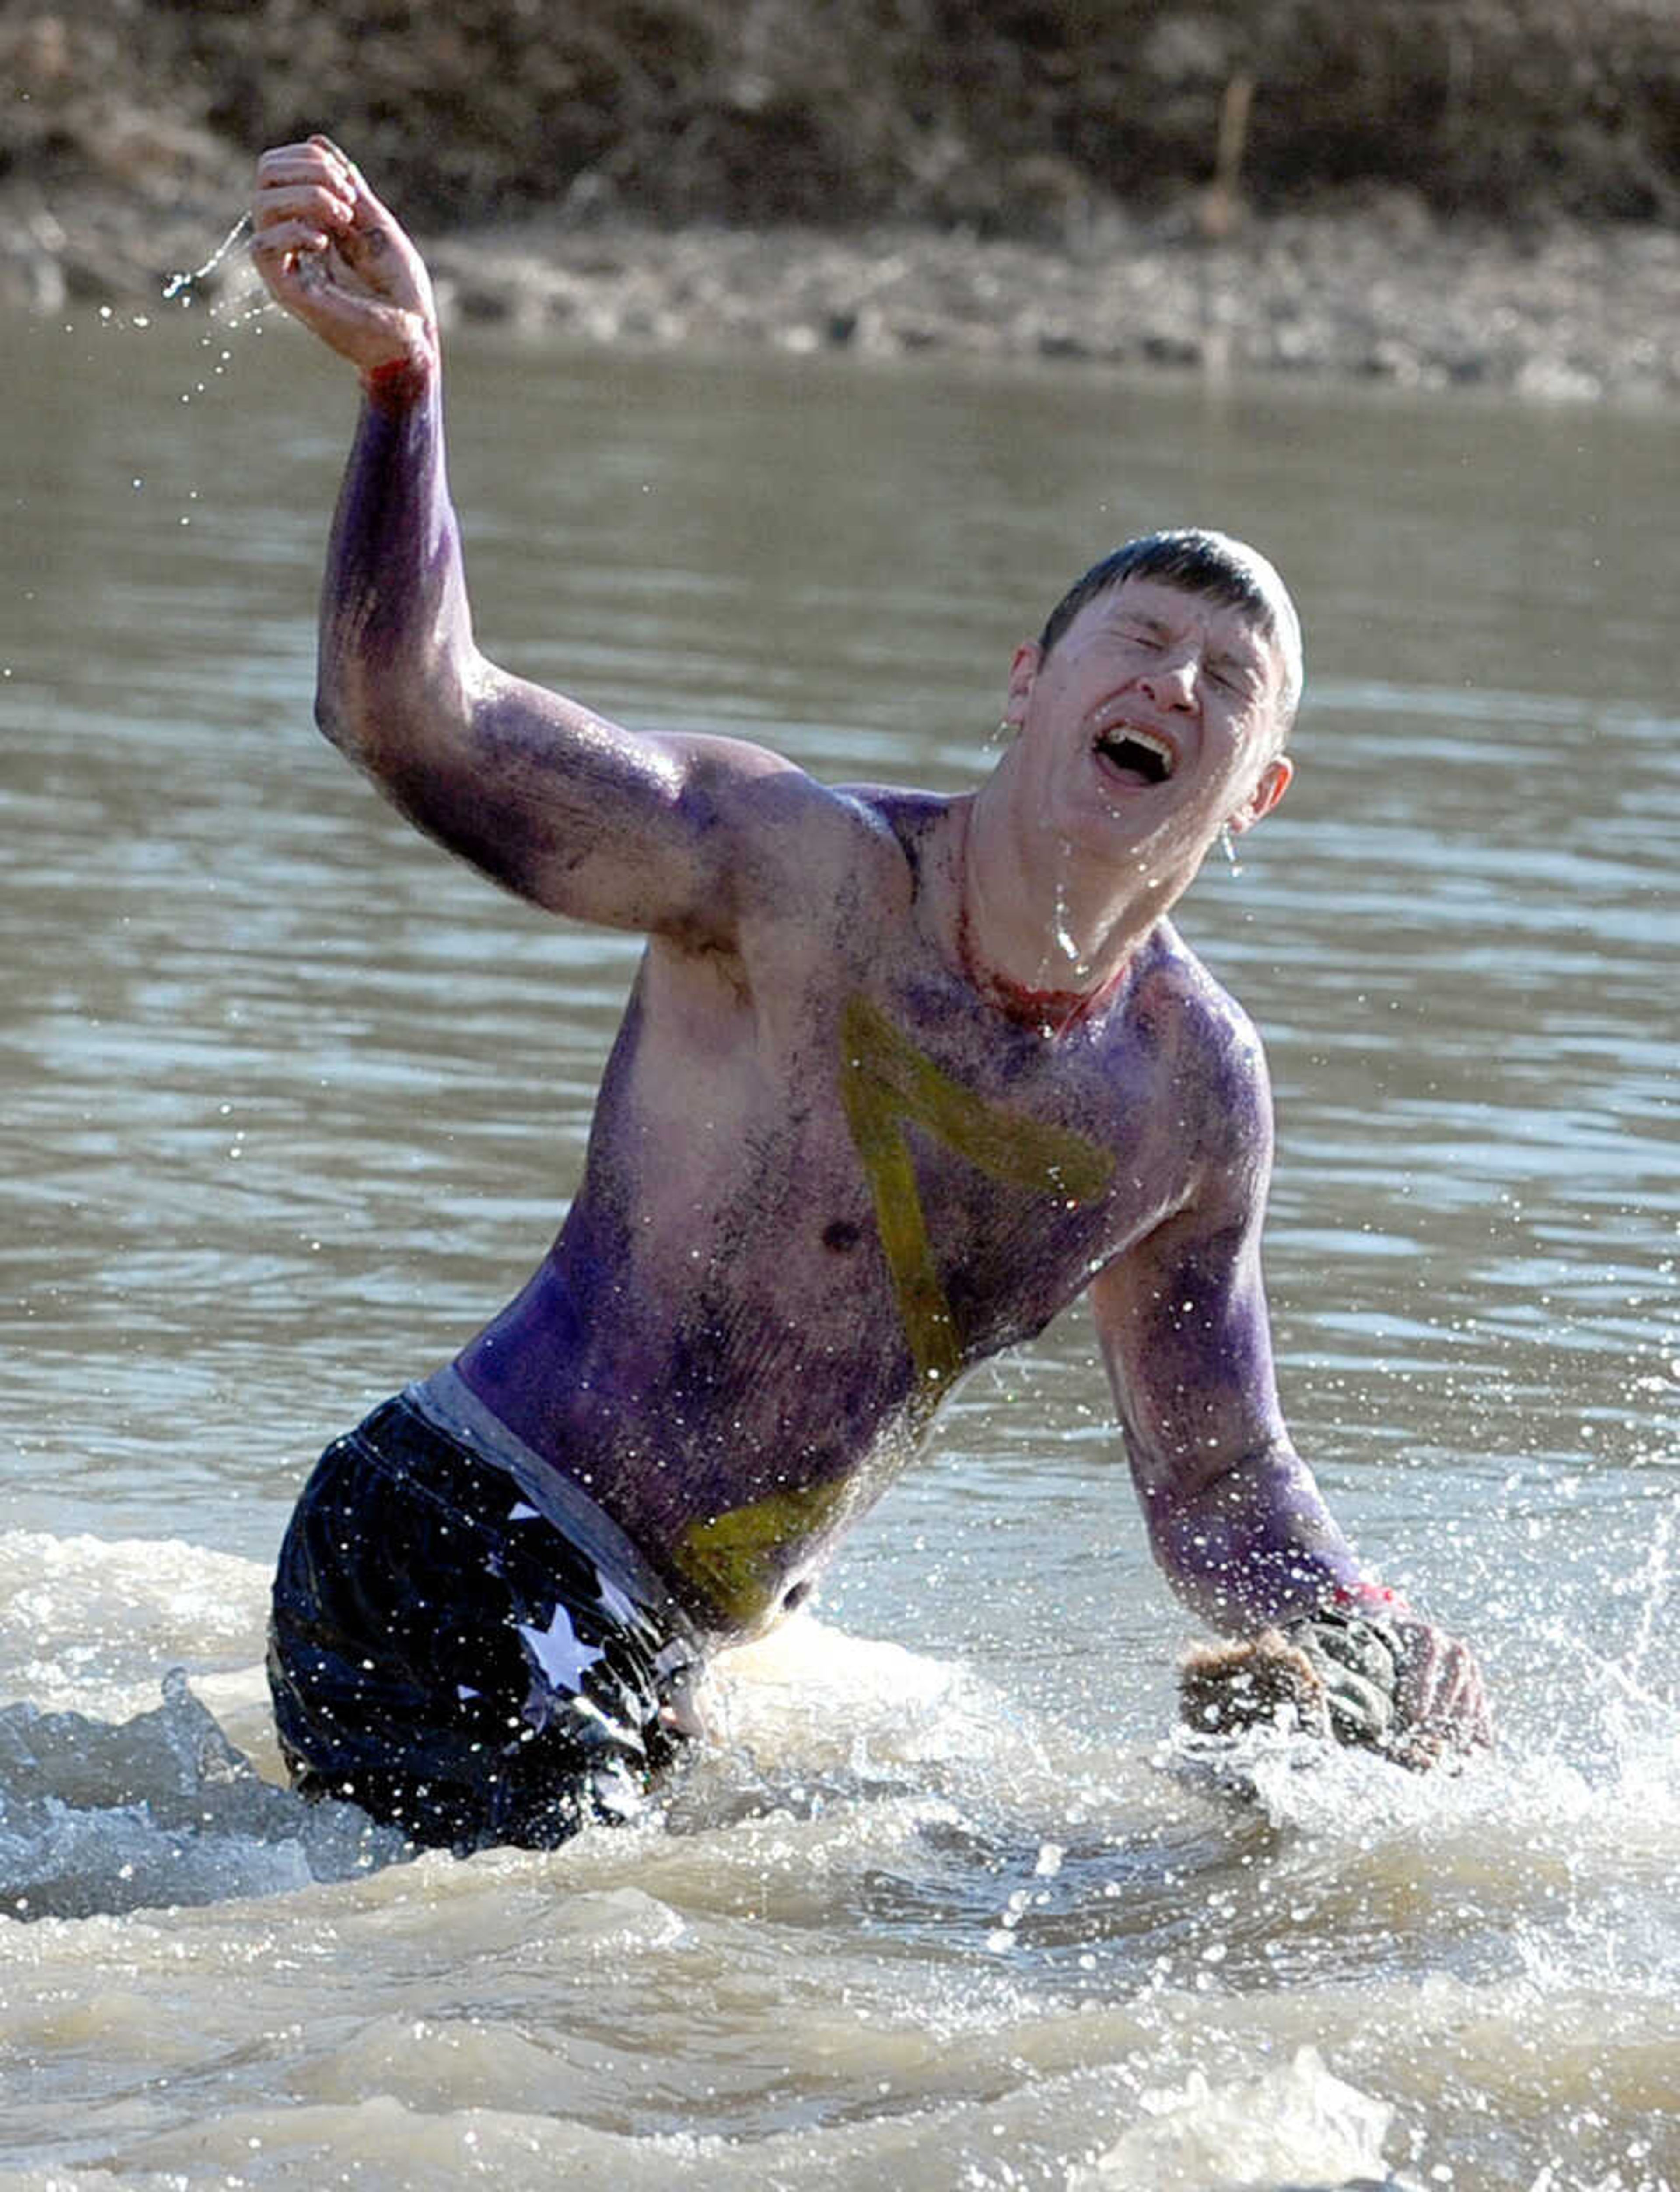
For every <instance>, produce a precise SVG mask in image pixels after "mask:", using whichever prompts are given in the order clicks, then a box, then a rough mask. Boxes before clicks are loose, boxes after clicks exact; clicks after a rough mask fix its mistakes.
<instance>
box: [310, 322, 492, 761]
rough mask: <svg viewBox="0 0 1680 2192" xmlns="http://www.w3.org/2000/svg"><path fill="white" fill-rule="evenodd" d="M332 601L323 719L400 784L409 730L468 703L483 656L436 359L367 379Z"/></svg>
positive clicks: (338, 525) (324, 619)
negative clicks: (447, 459) (451, 487)
mask: <svg viewBox="0 0 1680 2192" xmlns="http://www.w3.org/2000/svg"><path fill="white" fill-rule="evenodd" d="M363 386H364V396H363V402H362V415H361V418H360V420H359V421H358V423H357V426H356V438H355V441H354V442H353V443H352V445H351V448H350V459H349V462H348V464H347V465H346V467H345V477H344V483H343V486H342V488H341V489H340V491H339V505H338V511H337V514H336V516H335V517H334V520H333V533H332V539H331V542H330V545H329V546H328V549H327V568H326V574H325V577H324V579H323V581H322V598H321V628H320V655H319V662H318V669H317V682H316V716H317V719H318V721H319V722H320V724H321V728H322V730H323V731H324V732H325V733H326V734H327V737H328V738H329V739H332V741H333V744H334V745H338V746H340V747H342V748H343V749H344V750H345V752H347V753H348V754H350V756H352V757H353V758H354V759H356V760H357V761H359V762H362V765H363V766H364V767H366V768H369V769H371V770H372V771H373V773H375V774H377V775H379V776H380V777H381V778H383V779H388V780H389V779H393V778H395V779H399V780H400V777H401V759H402V756H401V746H402V743H403V740H404V734H405V732H406V731H409V730H412V729H413V728H414V726H415V724H416V722H417V721H418V720H419V718H420V717H421V716H423V715H424V713H427V712H430V711H436V710H439V709H442V710H445V711H455V710H458V709H462V708H464V705H465V694H466V692H467V689H468V684H469V678H470V665H471V664H472V663H473V661H474V659H475V652H474V648H473V643H472V627H471V619H470V613H469V610H468V606H467V597H466V587H465V582H464V574H463V571H462V566H461V549H460V538H459V534H458V528H457V525H456V522H455V513H454V511H453V507H452V506H451V504H450V500H449V492H448V484H447V475H446V470H445V464H444V448H443V425H442V393H441V379H440V375H439V373H438V369H437V367H436V362H430V363H424V364H414V363H412V362H407V361H405V362H402V363H401V364H400V365H396V366H393V367H389V368H382V369H381V370H380V371H379V372H377V373H374V374H371V375H368V376H367V378H366V379H365V380H364V384H363Z"/></svg>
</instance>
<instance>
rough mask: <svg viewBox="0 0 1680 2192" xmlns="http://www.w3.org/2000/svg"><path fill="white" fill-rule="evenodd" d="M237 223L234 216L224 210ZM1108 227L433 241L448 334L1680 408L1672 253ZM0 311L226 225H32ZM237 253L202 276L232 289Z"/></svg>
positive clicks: (23, 236) (107, 278) (555, 231)
mask: <svg viewBox="0 0 1680 2192" xmlns="http://www.w3.org/2000/svg"><path fill="white" fill-rule="evenodd" d="M228 210H229V213H230V215H231V214H232V213H233V212H235V211H236V204H234V205H231V206H230V207H229V208H228ZM0 235H3V243H0V310H4V309H9V310H11V311H28V312H31V313H35V314H43V315H54V314H56V315H64V314H67V313H73V311H75V310H76V309H77V307H78V306H83V305H87V304H88V303H108V304H112V305H121V306H126V307H134V306H138V305H143V304H144V302H145V300H151V301H153V302H157V301H158V300H160V299H161V297H162V289H163V287H164V284H165V283H166V281H167V279H168V274H169V272H170V271H171V270H172V269H175V268H180V267H184V266H191V265H195V264H196V263H199V262H200V261H202V260H203V259H204V258H205V257H206V256H208V253H209V251H210V250H211V249H212V248H214V245H215V243H217V242H218V241H219V225H218V221H217V220H208V221H207V220H203V219H202V217H199V216H196V215H195V216H192V217H186V216H181V217H179V218H176V219H174V220H162V221H160V220H158V218H157V214H156V212H155V211H153V212H152V213H151V215H150V217H149V218H147V219H146V220H145V221H144V222H142V221H141V220H140V218H139V215H138V212H137V210H136V209H132V208H122V209H117V208H111V209H108V210H106V211H105V213H104V214H103V217H102V216H101V213H100V209H98V208H94V209H91V210H90V211H89V212H88V214H87V215H86V217H83V218H75V219H71V220H68V221H66V220H64V219H63V218H61V216H60V213H59V211H58V209H57V208H54V211H53V212H52V213H50V214H48V213H47V212H46V211H45V210H44V208H37V209H36V210H35V211H34V212H33V213H32V214H31V212H30V211H29V210H28V209H27V208H17V209H15V210H14V217H13V218H12V219H11V220H8V221H7V222H6V223H5V224H4V226H3V230H0ZM423 240H424V243H425V248H426V250H427V255H428V258H429V260H430V264H431V266H432V268H433V271H434V274H435V276H436V280H437V285H438V291H439V299H440V305H441V310H442V312H443V316H444V318H445V323H446V325H449V324H460V323H464V322H473V323H489V324H498V325H502V326H505V327H507V328H510V329H514V330H517V331H518V332H520V333H521V334H530V335H532V336H534V337H542V336H552V337H557V338H561V339H563V340H568V341H572V342H581V343H585V344H589V345H601V346H612V345H623V346H628V347H634V348H637V349H644V350H647V349H651V350H675V349H679V348H688V349H692V350H696V351H703V352H707V353H714V354H715V353H724V354H727V353H730V352H741V351H755V350H757V351H762V350H765V349H772V350H776V351H782V352H784V353H791V354H795V355H797V354H805V353H812V352H817V351H831V352H852V353H855V354H857V355H859V356H862V357H897V356H903V355H908V354H913V353H914V354H934V355H937V354H942V353H943V354H947V355H952V356H968V357H981V358H994V359H1000V360H1011V361H1050V362H1056V361H1065V362H1070V363H1075V364H1084V365H1086V366H1091V367H1098V368H1102V367H1108V368H1124V369H1125V370H1128V371H1132V370H1142V369H1148V368H1167V369H1170V370H1173V371H1175V372H1179V373H1182V372H1185V371H1187V370H1188V371H1201V372H1204V373H1206V374H1209V375H1210V376H1226V375H1234V376H1243V377H1253V376H1257V375H1265V374H1290V375H1293V376H1296V377H1297V378H1309V379H1310V378H1319V379H1330V380H1358V381H1365V382H1378V383H1382V382H1387V383H1392V384H1393V385H1400V386H1406V387H1417V388H1454V387H1463V388H1475V389H1482V390H1489V391H1509V392H1512V393H1514V394H1517V395H1519V396H1523V397H1534V398H1536V399H1540V400H1560V401H1569V402H1591V401H1594V400H1597V399H1602V398H1611V399H1615V400H1619V401H1620V400H1626V401H1632V402H1657V403H1660V404H1665V405H1666V404H1669V403H1674V402H1680V236H1677V235H1675V234H1674V233H1671V231H1668V230H1666V229H1665V228H1660V227H1655V226H1649V225H1597V224H1595V225H1585V224H1583V225H1571V224H1568V223H1563V222H1557V221H1554V222H1552V223H1549V224H1547V225H1545V226H1544V227H1537V228H1536V229H1535V231H1533V232H1531V233H1529V234H1525V235H1522V236H1513V235H1512V232H1511V231H1509V229H1507V228H1503V227H1498V226H1495V225H1491V224H1487V225H1484V224H1476V223H1466V222H1445V221H1443V220H1439V219H1438V218H1436V217H1434V216H1432V215H1431V214H1429V213H1428V212H1427V210H1426V209H1425V208H1423V207H1422V206H1421V204H1420V203H1417V202H1416V201H1415V200H1414V199H1412V198H1411V197H1408V196H1407V195H1405V194H1402V193H1390V194H1386V195H1383V196H1381V197H1376V198H1374V199H1371V200H1370V201H1369V202H1367V203H1363V204H1361V205H1359V206H1358V207H1357V208H1347V209H1339V210H1331V211H1324V212H1317V213H1310V214H1284V215H1273V216H1269V217H1263V216H1260V215H1256V214H1249V215H1247V216H1245V217H1243V218H1241V219H1239V220H1236V221H1235V222H1233V224H1231V225H1229V227H1228V231H1227V232H1226V233H1224V234H1222V235H1217V234H1210V222H1209V220H1208V217H1207V208H1206V206H1205V205H1204V204H1187V207H1186V208H1185V209H1184V210H1182V211H1181V212H1180V213H1178V214H1167V215H1160V216H1156V217H1153V218H1151V219H1147V220H1146V219H1141V218H1140V219H1130V218H1127V217H1125V216H1124V215H1121V214H1109V215H1107V216H1105V217H1104V218H1102V220H1093V221H1092V222H1091V224H1090V225H1089V226H1088V229H1087V230H1086V231H1085V233H1083V234H1081V235H1079V237H1076V238H1073V239H1072V240H1068V241H1063V242H1058V243H1056V244H1053V245H1050V244H1047V245H1043V246H1039V245H1034V244H1031V243H1021V242H1009V241H990V240H981V239H979V238H977V237H974V236H971V235H965V234H962V233H955V234H942V233H939V232H937V231H931V230H928V229H925V228H914V227H908V226H906V227H877V228H872V229H870V230H868V231H864V232H859V233H843V234H837V233H834V232H830V231H812V230H801V229H797V228H789V227H772V228H758V229H751V230H749V229H742V228H729V227H725V226H721V225H697V226H694V227H692V228H686V229H678V230H665V229H656V228H652V227H647V226H643V225H636V224H633V223H630V222H627V221H625V220H601V221H599V222H596V221H590V220H577V219H575V218H574V219H572V220H547V221H533V222H530V223H527V224H524V225H520V226H517V227H504V228H498V229H479V230H466V231H457V232H454V233H450V234H446V235H442V236H438V237H426V238H424V239H423ZM252 278H253V277H252V276H251V274H250V270H249V268H248V265H245V264H244V263H243V261H242V256H241V254H239V252H238V251H235V252H234V253H232V254H230V256H229V259H228V260H227V261H225V264H224V265H223V266H222V267H221V268H219V270H218V271H217V272H216V274H214V276H212V277H208V278H207V279H206V281H205V282H204V283H202V284H201V285H200V286H201V291H202V293H204V294H208V295H210V296H212V297H221V298H223V299H227V298H231V297H232V296H233V295H235V294H236V293H237V292H238V290H239V289H240V288H248V286H249V284H250V283H251V280H252Z"/></svg>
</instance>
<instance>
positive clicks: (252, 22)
mask: <svg viewBox="0 0 1680 2192" xmlns="http://www.w3.org/2000/svg"><path fill="white" fill-rule="evenodd" d="M0 82H4V83H8V84H9V87H10V96H9V99H8V100H5V101H0V306H3V305H8V304H9V305H13V306H19V305H21V306H23V307H25V308H28V309H35V310H41V311H60V310H65V309H68V308H72V307H73V306H74V305H77V303H78V302H79V301H83V300H106V301H111V302H119V303H130V302H134V301H136V300H140V299H143V298H145V297H151V298H153V299H155V298H156V297H157V293H158V290H159V288H160V286H161V284H162V280H163V278H164V277H165V276H166V274H167V273H168V271H170V270H171V269H172V268H174V267H177V266H180V265H192V264H194V263H196V261H198V260H202V258H203V257H204V256H205V255H206V254H207V253H208V250H209V249H210V248H211V246H212V245H213V244H214V243H215V241H216V240H217V239H218V238H219V236H220V234H221V233H222V232H223V231H224V230H225V227H226V226H227V225H228V223H229V222H230V221H231V220H232V219H233V217H234V215H235V214H236V211H237V210H238V207H239V204H240V203H241V200H242V196H243V193H244V191H245V188H246V184H247V178H248V171H249V166H250V159H251V154H252V151H253V149H254V148H255V147H256V146H259V145H261V144H263V143H265V142H270V141H273V140H276V139H280V138H284V137H287V136H290V135H293V134H299V133H300V132H301V131H303V130H305V129H306V128H310V127H314V126H319V125H321V124H322V123H325V124H326V125H327V126H328V127H330V128H332V129H333V133H334V134H336V135H337V136H338V137H339V139H340V140H341V141H342V142H343V143H345V145H346V146H348V147H349V148H350V150H351V151H354V152H355V153H356V157H358V158H360V159H361V160H362V163H363V165H364V166H365V167H366V168H367V171H368V173H369V174H370V175H371V176H372V177H373V179H374V180H375V181H376V183H377V184H379V186H380V187H381V188H383V189H384V191H385V192H386V194H387V196H389V197H390V199H391V201H392V203H394V204H395V205H396V207H397V208H398V209H399V210H400V211H401V213H402V214H404V216H405V217H406V218H407V220H409V221H410V222H411V225H413V226H414V227H415V229H416V230H417V231H418V232H419V234H420V235H421V236H422V237H424V238H426V239H428V240H429V242H430V251H431V256H432V259H433V262H434V265H436V268H437V269H438V271H439V273H440V276H441V286H442V288H443V292H444V295H445V300H446V303H447V308H448V310H449V311H451V312H452V313H453V314H454V315H456V316H458V317H477V318H481V319H504V320H509V321H512V322H515V323H518V324H519V325H521V326H528V327H530V328H541V329H545V330H554V331H555V332H557V333H560V334H564V335H566V336H567V337H570V338H572V339H582V340H592V341H618V342H636V343H642V344H654V345H675V344H679V343H692V344H697V345H705V346H707V347H719V346H738V345H743V344H749V345H763V344H774V345H780V346H782V347H784V348H789V349H793V350H796V351H797V350H810V349H815V348H823V347H840V348H850V349H853V350H857V351H863V352H874V353H891V352H896V351H913V350H938V349H943V350H947V351H959V350H960V351H972V352H980V353H988V354H994V355H999V356H1009V357H1051V358H1071V359H1088V360H1091V361H1094V362H1100V363H1113V364H1121V365H1125V366H1133V365H1149V364H1163V365H1167V366H1173V367H1180V368H1182V367H1191V368H1197V367H1199V368H1203V369H1206V370H1210V371H1226V370H1231V371H1239V372H1258V371H1287V372H1291V373H1298V374H1312V373H1318V374H1358V375H1367V376H1370V375H1375V376H1379V377H1383V378H1388V379H1396V380H1405V381H1415V382H1422V383H1426V384H1433V383H1471V384H1479V385H1492V386H1501V387H1514V388H1518V389H1522V390H1525V391H1535V392H1540V393H1563V394H1574V395H1591V394H1594V393H1598V392H1610V393H1614V394H1617V395H1621V394H1631V395H1636V396H1642V397H1643V396H1658V397H1663V398H1665V399H1671V398H1673V397H1675V396H1676V395H1677V394H1680V342H1677V340H1676V334H1677V329H1680V248H1677V245H1676V243H1675V240H1674V237H1673V236H1672V235H1671V233H1670V230H1671V228H1672V227H1673V226H1674V225H1676V220H1675V216H1676V215H1677V214H1680V7H1677V6H1676V5H1675V4H1674V0H1360V4H1359V5H1358V7H1351V6H1349V5H1348V4H1347V0H1192V4H1189V5H1174V4H1172V0H1165V4H1163V0H847V4H846V6H844V7H839V6H834V5H832V4H829V3H828V0H573V4H570V5H568V6H567V7H565V8H559V7H555V6H549V5H544V4H543V0H452V5H451V7H450V9H448V10H447V13H445V12H441V11H438V10H437V9H435V8H433V7H432V6H430V4H426V0H339V4H337V5H335V6H333V7H332V8H330V9H329V8H327V7H326V6H324V5H322V4H320V0H191V4H189V0H45V4H43V0H0Z"/></svg>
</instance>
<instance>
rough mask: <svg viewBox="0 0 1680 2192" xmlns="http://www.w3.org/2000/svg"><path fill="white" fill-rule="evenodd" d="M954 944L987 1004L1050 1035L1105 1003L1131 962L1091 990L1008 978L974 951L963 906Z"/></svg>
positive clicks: (1063, 1031)
mask: <svg viewBox="0 0 1680 2192" xmlns="http://www.w3.org/2000/svg"><path fill="white" fill-rule="evenodd" d="M957 945H958V949H959V950H960V952H961V954H962V962H963V971H964V973H965V974H966V975H967V976H968V979H969V980H970V981H971V982H972V983H973V985H974V986H975V988H976V989H977V990H979V992H980V994H981V996H982V997H984V998H985V999H986V1001H987V1002H988V1004H992V1005H995V1006H996V1008H997V1009H998V1010H999V1012H1000V1013H1003V1014H1004V1016H1005V1019H1011V1020H1017V1021H1019V1022H1020V1024H1021V1025H1022V1026H1023V1027H1034V1028H1042V1029H1044V1030H1045V1031H1046V1032H1047V1033H1049V1034H1051V1035H1066V1034H1067V1032H1068V1029H1069V1028H1071V1027H1075V1026H1077V1025H1079V1022H1080V1021H1081V1020H1083V1019H1087V1018H1089V1016H1090V1015H1091V1013H1093V1012H1094V1011H1096V1008H1098V1007H1099V1006H1101V1005H1104V1004H1106V1003H1107V1002H1108V999H1109V998H1110V997H1112V996H1113V994H1114V991H1115V990H1117V989H1118V988H1119V985H1120V983H1121V981H1122V980H1123V979H1125V973H1126V969H1127V968H1129V967H1130V964H1131V962H1130V959H1129V958H1127V959H1123V960H1122V961H1121V962H1120V964H1119V966H1118V967H1117V968H1115V969H1114V972H1113V973H1112V974H1111V975H1110V976H1109V977H1108V980H1107V981H1106V982H1102V983H1100V984H1099V985H1098V986H1097V987H1096V989H1094V990H1035V989H1033V988H1031V987H1030V986H1029V985H1028V984H1026V983H1025V982H1017V981H1013V980H1011V978H1010V977H1009V976H1008V975H1007V974H1005V973H1000V972H999V970H998V969H997V968H994V967H982V965H981V963H980V962H979V960H978V959H977V956H976V955H975V951H974V941H973V937H972V935H971V931H970V926H969V917H968V909H967V907H966V906H965V907H964V908H963V910H962V912H961V914H960V916H959V917H958V922H957Z"/></svg>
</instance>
